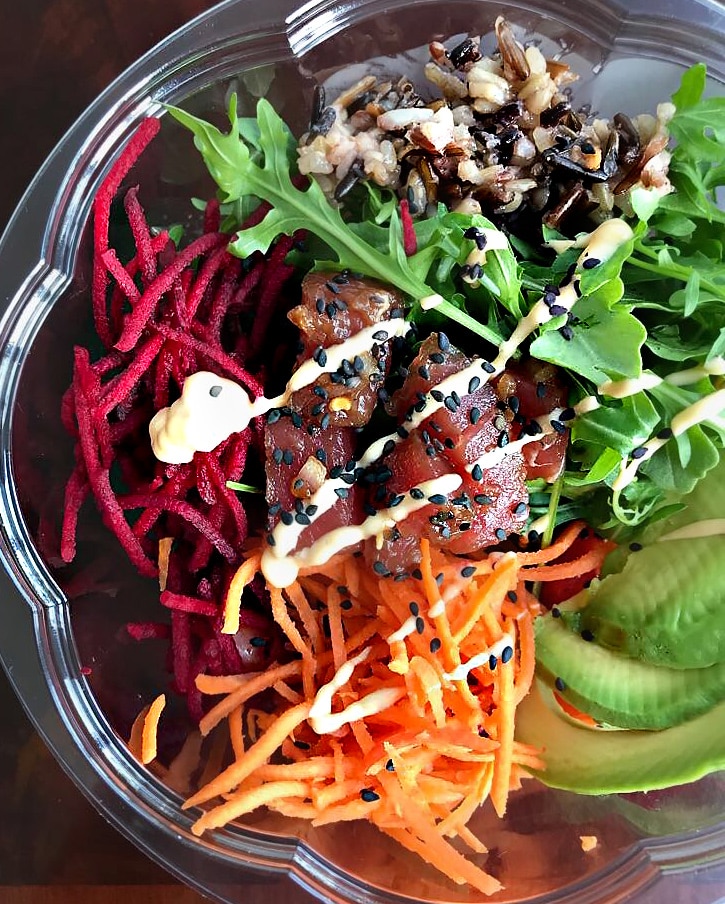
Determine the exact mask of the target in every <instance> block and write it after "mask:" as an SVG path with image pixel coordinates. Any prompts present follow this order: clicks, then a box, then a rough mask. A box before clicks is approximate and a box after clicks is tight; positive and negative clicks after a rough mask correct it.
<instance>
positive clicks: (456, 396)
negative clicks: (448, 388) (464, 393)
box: [451, 389, 461, 408]
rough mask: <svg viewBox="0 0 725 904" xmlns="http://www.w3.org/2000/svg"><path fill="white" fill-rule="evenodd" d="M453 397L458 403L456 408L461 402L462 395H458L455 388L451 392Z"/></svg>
mask: <svg viewBox="0 0 725 904" xmlns="http://www.w3.org/2000/svg"><path fill="white" fill-rule="evenodd" d="M451 398H452V399H453V401H454V402H455V403H456V408H457V407H458V406H459V405H460V404H461V397H460V396H459V395H458V393H457V392H456V391H455V389H454V390H453V392H452V393H451Z"/></svg>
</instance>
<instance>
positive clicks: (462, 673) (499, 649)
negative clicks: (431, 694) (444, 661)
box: [443, 634, 514, 681]
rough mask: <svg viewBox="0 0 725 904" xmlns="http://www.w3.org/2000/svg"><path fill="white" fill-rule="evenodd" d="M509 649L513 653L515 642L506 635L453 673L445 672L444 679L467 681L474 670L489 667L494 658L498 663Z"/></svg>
mask: <svg viewBox="0 0 725 904" xmlns="http://www.w3.org/2000/svg"><path fill="white" fill-rule="evenodd" d="M507 647H509V648H510V649H511V651H512V652H513V648H514V642H513V638H512V637H511V636H510V635H509V634H504V635H503V636H502V637H501V639H500V640H497V641H496V643H494V644H491V646H490V647H489V648H488V649H487V650H483V651H482V652H480V653H476V655H475V656H472V657H471V658H470V659H469V660H468V662H463V663H461V665H459V666H457V667H456V668H455V669H454V670H453V671H452V672H444V673H443V677H444V678H447V679H448V681H465V680H466V678H468V675H469V673H470V672H471V671H473V669H477V668H479V667H480V666H482V665H488V663H489V661H490V659H491V657H492V656H495V657H496V662H497V663H498V660H499V659H500V658H501V655H502V654H503V651H504V650H505V649H506V648H507Z"/></svg>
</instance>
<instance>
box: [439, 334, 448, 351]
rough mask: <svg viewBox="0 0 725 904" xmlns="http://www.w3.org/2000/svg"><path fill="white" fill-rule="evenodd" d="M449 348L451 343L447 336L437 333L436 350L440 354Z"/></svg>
mask: <svg viewBox="0 0 725 904" xmlns="http://www.w3.org/2000/svg"><path fill="white" fill-rule="evenodd" d="M450 347H451V342H450V339H449V338H448V336H446V334H445V333H438V348H439V349H440V350H441V351H442V352H447V351H448V349H449V348H450Z"/></svg>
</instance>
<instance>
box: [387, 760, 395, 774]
mask: <svg viewBox="0 0 725 904" xmlns="http://www.w3.org/2000/svg"><path fill="white" fill-rule="evenodd" d="M385 771H386V772H395V763H394V762H393V761H392V760H388V762H387V763H386V764H385Z"/></svg>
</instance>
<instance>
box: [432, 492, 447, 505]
mask: <svg viewBox="0 0 725 904" xmlns="http://www.w3.org/2000/svg"><path fill="white" fill-rule="evenodd" d="M447 501H448V500H447V499H446V497H445V496H444V495H443V494H442V493H433V495H432V496H429V497H428V502H430V503H432V504H433V505H445V504H446V502H447Z"/></svg>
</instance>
